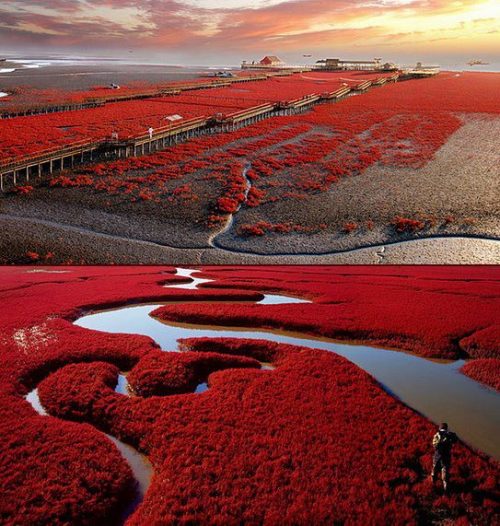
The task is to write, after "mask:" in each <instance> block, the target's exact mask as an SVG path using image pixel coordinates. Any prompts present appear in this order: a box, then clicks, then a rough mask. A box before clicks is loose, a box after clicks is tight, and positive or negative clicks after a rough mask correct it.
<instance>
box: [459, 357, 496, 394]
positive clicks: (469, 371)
mask: <svg viewBox="0 0 500 526" xmlns="http://www.w3.org/2000/svg"><path fill="white" fill-rule="evenodd" d="M460 370H461V371H462V373H464V374H466V375H467V376H470V377H471V378H474V380H476V381H478V382H482V383H483V384H486V385H489V386H490V387H493V389H496V390H497V391H500V359H499V358H482V359H479V360H473V361H471V362H468V363H466V364H465V365H464V366H463V367H462V368H461V369H460Z"/></svg>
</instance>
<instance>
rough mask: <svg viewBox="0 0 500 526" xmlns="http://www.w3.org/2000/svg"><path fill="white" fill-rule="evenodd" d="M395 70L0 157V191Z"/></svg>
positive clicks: (309, 100)
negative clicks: (132, 131)
mask: <svg viewBox="0 0 500 526" xmlns="http://www.w3.org/2000/svg"><path fill="white" fill-rule="evenodd" d="M398 79H399V74H397V73H396V74H394V75H392V76H391V77H388V78H387V77H383V78H382V77H381V78H379V79H377V80H375V81H363V82H360V83H359V84H357V85H355V86H347V85H345V86H342V87H340V88H338V89H337V90H335V91H332V92H325V93H312V94H308V95H305V96H304V97H302V98H300V99H294V100H291V101H281V102H276V103H265V104H259V105H257V106H252V107H250V108H246V109H243V110H238V111H235V112H232V113H228V114H220V113H219V114H215V115H211V116H202V117H196V118H192V119H187V120H182V121H178V122H171V123H170V124H168V125H166V126H163V127H161V128H156V129H155V130H154V131H152V132H151V134H149V133H145V134H141V135H139V136H136V137H130V138H127V139H121V140H118V139H116V140H114V139H111V140H110V139H103V140H102V141H95V140H88V141H79V142H75V143H71V144H67V145H64V146H60V147H56V148H52V149H49V150H43V151H40V152H37V153H34V154H32V155H29V156H23V157H16V158H8V159H4V160H0V192H6V191H9V190H12V189H13V188H15V187H16V186H17V185H18V184H19V183H23V184H29V183H30V181H32V179H41V178H42V176H43V175H45V174H49V175H51V174H53V173H54V172H61V171H63V170H65V169H70V168H73V167H74V166H75V165H82V164H87V163H91V162H94V161H98V160H111V159H122V158H127V157H137V156H141V155H147V154H149V153H152V152H155V151H160V150H163V149H165V148H167V147H169V146H173V145H175V144H178V143H180V142H184V141H187V140H189V139H191V138H195V137H200V136H202V135H207V134H213V133H224V132H231V131H234V130H237V129H239V128H242V127H244V126H249V125H252V124H255V123H256V122H259V121H261V120H264V119H268V118H270V117H273V116H283V115H295V114H298V113H301V112H304V111H306V110H309V109H310V108H312V107H313V106H314V105H316V104H321V103H326V102H337V101H339V100H341V99H343V98H345V97H348V96H350V95H353V94H357V93H362V92H365V91H367V90H368V89H370V88H371V87H374V86H382V85H383V84H385V83H386V82H397V81H398Z"/></svg>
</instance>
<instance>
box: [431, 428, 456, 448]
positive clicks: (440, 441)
mask: <svg viewBox="0 0 500 526" xmlns="http://www.w3.org/2000/svg"><path fill="white" fill-rule="evenodd" d="M456 439H457V436H456V435H455V433H451V432H450V431H442V430H439V431H438V432H437V433H436V434H435V435H434V438H433V439H432V445H433V446H434V448H435V449H436V450H437V451H438V452H439V453H445V452H446V453H448V452H450V450H451V448H452V446H453V444H454V443H455V442H456Z"/></svg>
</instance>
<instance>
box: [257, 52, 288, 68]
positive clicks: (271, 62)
mask: <svg viewBox="0 0 500 526" xmlns="http://www.w3.org/2000/svg"><path fill="white" fill-rule="evenodd" d="M259 64H260V65H261V66H266V67H268V68H269V67H271V68H272V67H279V66H282V65H283V62H282V61H281V60H280V59H279V58H278V57H276V56H275V55H267V56H265V57H264V58H263V59H262V60H261V61H260V62H259Z"/></svg>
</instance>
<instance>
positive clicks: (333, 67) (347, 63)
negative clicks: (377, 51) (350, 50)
mask: <svg viewBox="0 0 500 526" xmlns="http://www.w3.org/2000/svg"><path fill="white" fill-rule="evenodd" d="M316 64H321V66H318V67H319V68H320V69H326V70H328V71H338V70H373V69H382V64H381V59H380V58H376V59H374V60H340V59H339V58H327V59H323V60H318V61H317V62H316Z"/></svg>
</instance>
